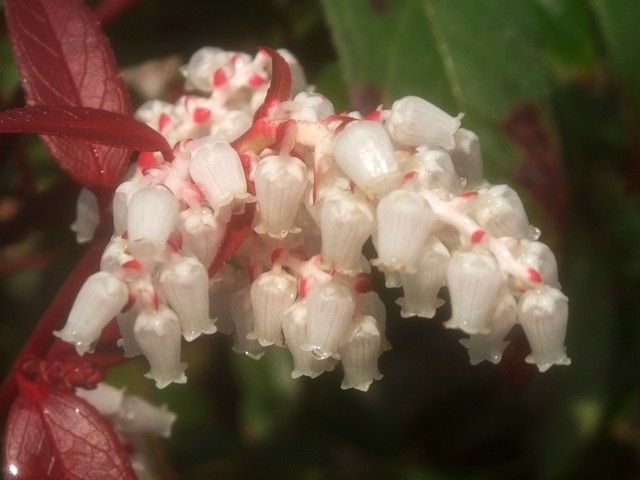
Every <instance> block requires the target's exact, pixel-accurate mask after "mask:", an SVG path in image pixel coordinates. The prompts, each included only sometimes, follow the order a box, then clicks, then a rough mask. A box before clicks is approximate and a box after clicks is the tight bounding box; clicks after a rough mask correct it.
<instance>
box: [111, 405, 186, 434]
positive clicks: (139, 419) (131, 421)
mask: <svg viewBox="0 0 640 480" xmlns="http://www.w3.org/2000/svg"><path fill="white" fill-rule="evenodd" d="M175 421H176V414H175V413H173V412H170V411H169V410H168V409H167V407H166V406H164V405H163V406H161V407H156V406H155V405H153V404H151V403H149V402H147V401H146V400H145V399H143V398H142V397H139V396H138V395H125V396H124V398H123V399H122V403H121V404H120V408H119V410H118V412H117V419H116V421H115V423H116V427H117V430H118V431H119V432H123V433H125V434H129V435H132V434H141V433H151V434H153V435H156V436H158V437H164V438H169V437H170V436H171V429H172V427H173V423H174V422H175Z"/></svg>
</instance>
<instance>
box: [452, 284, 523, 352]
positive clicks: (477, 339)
mask: <svg viewBox="0 0 640 480" xmlns="http://www.w3.org/2000/svg"><path fill="white" fill-rule="evenodd" d="M517 312H518V306H517V304H516V299H515V298H514V296H513V295H512V294H511V292H509V291H508V290H507V289H504V290H503V291H502V292H501V293H500V294H499V296H498V299H497V304H496V306H495V309H494V311H493V313H492V314H491V316H490V318H489V321H488V322H487V326H488V328H489V330H490V332H489V333H485V334H482V333H477V334H474V335H471V336H470V337H469V338H468V339H462V340H460V343H461V344H462V345H464V346H465V347H467V351H468V353H469V362H470V363H471V365H477V364H478V363H480V362H482V361H484V360H487V361H489V362H491V363H494V364H498V363H500V360H501V359H502V352H504V350H505V348H507V345H509V342H505V341H504V339H505V337H506V336H507V335H508V334H509V332H510V331H511V328H512V327H513V326H514V325H515V323H516V317H517Z"/></svg>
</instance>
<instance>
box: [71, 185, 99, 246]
mask: <svg viewBox="0 0 640 480" xmlns="http://www.w3.org/2000/svg"><path fill="white" fill-rule="evenodd" d="M76 211H77V216H76V221H75V222H73V224H71V230H72V231H73V232H75V234H76V241H77V242H78V243H86V242H90V241H91V240H93V236H94V234H95V231H96V228H98V225H99V224H100V209H99V207H98V199H97V197H96V196H95V195H94V193H93V192H92V191H91V190H89V189H86V188H83V189H82V190H80V195H79V196H78V202H77V204H76Z"/></svg>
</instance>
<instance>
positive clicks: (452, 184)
mask: <svg viewBox="0 0 640 480" xmlns="http://www.w3.org/2000/svg"><path fill="white" fill-rule="evenodd" d="M414 161H415V162H416V163H417V168H416V170H417V172H418V175H419V179H420V183H421V184H422V185H423V186H424V187H426V188H428V189H429V190H436V191H440V192H442V193H443V194H444V195H445V196H446V195H448V194H452V193H453V194H456V193H458V192H459V191H460V190H461V188H462V183H461V182H460V176H459V175H458V173H457V172H456V170H455V168H454V167H453V162H452V161H451V157H450V156H449V154H448V153H447V152H445V151H444V150H441V149H439V148H427V147H418V149H417V151H416V154H415V155H414Z"/></svg>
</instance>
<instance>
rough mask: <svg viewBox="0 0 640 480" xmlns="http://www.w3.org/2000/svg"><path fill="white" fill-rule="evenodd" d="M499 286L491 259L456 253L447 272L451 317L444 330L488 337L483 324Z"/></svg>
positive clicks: (499, 277)
mask: <svg viewBox="0 0 640 480" xmlns="http://www.w3.org/2000/svg"><path fill="white" fill-rule="evenodd" d="M501 284H502V274H501V273H500V268H499V267H498V264H497V263H496V261H495V260H494V259H493V257H492V256H491V255H489V254H485V253H476V252H456V253H455V254H454V255H453V257H452V258H451V261H450V262H449V267H448V268H447V285H448V287H449V295H450V296H451V310H452V316H451V320H449V321H448V322H446V323H445V324H444V325H445V327H447V328H459V329H460V330H462V331H463V332H465V333H469V334H476V333H489V332H490V330H489V327H488V326H487V322H488V320H489V315H490V314H491V310H492V307H493V305H494V303H495V300H496V297H497V296H498V291H499V290H500V285H501Z"/></svg>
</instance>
